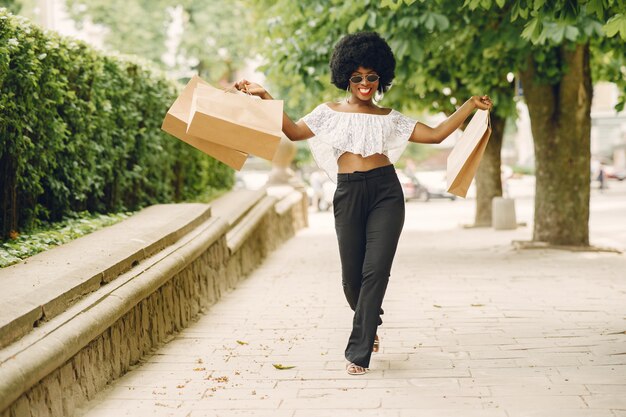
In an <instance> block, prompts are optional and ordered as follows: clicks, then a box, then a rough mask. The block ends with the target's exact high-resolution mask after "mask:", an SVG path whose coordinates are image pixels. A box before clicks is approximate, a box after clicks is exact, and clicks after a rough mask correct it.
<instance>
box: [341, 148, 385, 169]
mask: <svg viewBox="0 0 626 417" xmlns="http://www.w3.org/2000/svg"><path fill="white" fill-rule="evenodd" d="M337 164H338V167H339V173H340V174H346V173H351V172H355V171H369V170H370V169H374V168H380V167H383V166H385V165H390V164H391V162H390V161H389V158H387V156H385V155H383V154H381V153H376V154H374V155H370V156H368V157H367V158H364V157H362V156H361V155H357V154H354V153H350V152H344V153H343V154H342V155H341V156H340V157H339V159H338V160H337Z"/></svg>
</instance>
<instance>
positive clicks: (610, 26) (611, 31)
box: [604, 13, 626, 40]
mask: <svg viewBox="0 0 626 417" xmlns="http://www.w3.org/2000/svg"><path fill="white" fill-rule="evenodd" d="M604 31H605V32H606V36H608V37H609V38H612V37H613V36H615V35H616V34H617V33H618V32H619V35H620V37H621V38H622V39H624V40H626V15H623V14H621V13H618V14H616V15H615V16H613V17H612V18H610V19H609V20H608V21H607V22H606V25H604Z"/></svg>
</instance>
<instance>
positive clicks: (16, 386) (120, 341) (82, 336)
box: [0, 190, 307, 417]
mask: <svg viewBox="0 0 626 417" xmlns="http://www.w3.org/2000/svg"><path fill="white" fill-rule="evenodd" d="M306 209H307V205H306V196H305V195H303V194H301V193H299V192H296V191H294V190H291V191H287V192H285V190H283V191H281V192H280V193H278V196H268V195H266V196H264V197H263V198H261V199H260V200H259V201H256V202H255V204H254V205H253V206H251V207H250V209H249V210H247V211H246V213H245V215H243V216H242V217H241V218H239V219H237V220H236V221H232V219H231V222H230V223H229V222H228V221H225V220H224V219H220V218H219V217H215V216H212V217H211V218H209V219H208V220H206V221H205V222H204V223H202V224H201V225H200V226H198V227H197V228H196V229H194V230H192V231H191V232H190V233H189V234H188V235H187V236H185V237H184V238H182V239H181V240H180V241H179V242H177V243H176V244H174V245H172V246H170V247H168V248H166V249H164V250H163V251H161V252H159V253H157V254H156V255H154V256H152V257H151V258H149V259H147V260H145V261H143V262H142V263H141V264H139V265H137V266H136V267H135V268H133V269H131V270H130V271H128V272H127V273H125V274H123V275H122V276H120V277H119V278H118V279H116V280H115V281H114V282H113V284H116V285H115V286H111V287H109V286H104V287H102V288H101V289H100V290H99V291H96V293H94V294H92V295H91V296H90V297H88V299H86V300H84V302H82V303H78V304H77V305H75V306H73V307H72V308H70V309H69V310H68V311H67V312H65V313H63V314H61V315H60V316H59V317H57V318H56V319H55V320H58V321H60V322H62V324H61V325H58V324H55V327H54V335H48V337H44V338H40V339H39V340H38V341H37V342H35V343H31V344H28V345H27V346H26V347H25V348H24V349H22V350H20V351H19V353H18V354H16V355H15V356H14V357H13V358H12V359H11V360H7V361H5V362H3V363H2V366H0V410H3V411H2V412H1V414H0V416H1V417H35V416H36V417H42V416H51V417H61V416H66V417H67V416H72V415H74V413H75V411H76V410H77V408H78V407H80V406H81V405H82V404H84V403H85V402H86V401H88V400H90V399H92V398H93V397H94V396H95V394H96V393H97V392H98V391H100V390H101V389H102V388H104V387H105V385H107V384H108V383H109V382H110V381H112V380H114V379H116V378H118V377H120V376H121V375H123V374H124V373H126V372H127V371H128V370H129V369H130V367H131V366H133V365H134V364H136V363H138V362H139V360H140V358H141V357H142V356H144V355H146V354H148V353H150V352H151V351H152V350H154V349H155V348H157V347H158V346H159V345H160V344H161V343H163V342H165V341H167V340H168V338H171V337H172V335H174V334H176V333H177V332H178V331H180V330H181V329H183V328H185V327H187V326H188V325H189V324H190V323H191V322H192V321H193V320H194V319H195V318H196V317H197V316H198V315H199V314H200V313H201V312H203V311H204V310H206V309H207V308H208V307H210V306H211V305H212V304H213V303H215V302H216V301H217V300H219V298H220V296H221V295H222V294H223V293H224V292H225V291H227V290H228V289H231V288H233V287H235V286H236V285H237V283H238V282H239V281H240V280H241V279H243V278H244V277H245V276H247V275H248V274H249V273H250V272H251V271H253V270H254V269H255V268H256V267H257V266H258V265H259V264H260V263H261V262H262V260H263V258H265V257H266V256H267V254H268V253H270V252H271V251H272V250H274V249H275V248H276V247H278V246H279V245H280V244H281V243H283V242H285V241H286V240H288V239H289V238H290V237H291V236H293V235H294V234H295V232H296V231H297V230H298V229H300V228H302V227H305V226H306V224H307V215H306ZM99 292H100V293H99ZM64 314H65V315H66V317H64Z"/></svg>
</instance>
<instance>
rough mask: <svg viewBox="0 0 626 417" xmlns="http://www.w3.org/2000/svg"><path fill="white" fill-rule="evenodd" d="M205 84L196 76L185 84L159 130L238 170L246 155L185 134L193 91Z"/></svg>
mask: <svg viewBox="0 0 626 417" xmlns="http://www.w3.org/2000/svg"><path fill="white" fill-rule="evenodd" d="M205 84H206V82H205V81H204V80H202V79H201V78H200V77H198V76H194V77H193V78H192V79H191V80H190V81H189V82H188V83H187V85H186V86H185V88H184V89H183V91H182V93H181V94H180V96H179V97H178V98H177V99H176V101H174V104H172V107H170V109H169V110H168V111H167V114H166V115H165V119H164V120H163V125H162V126H161V129H162V130H164V131H166V132H167V133H169V134H170V135H172V136H174V137H176V138H178V139H180V140H182V141H183V142H186V143H188V144H189V145H191V146H193V147H194V148H196V149H199V150H200V151H202V152H204V153H206V154H207V155H209V156H212V157H213V158H215V159H217V160H218V161H221V162H223V163H225V164H226V165H228V166H230V167H231V168H234V169H236V170H240V169H241V167H242V166H243V164H244V163H245V162H246V158H247V157H248V155H247V154H246V153H244V152H241V151H238V150H235V149H231V148H229V147H226V146H223V145H219V144H217V143H214V142H208V141H206V140H203V139H200V138H198V137H195V136H192V135H190V134H188V133H187V121H188V119H189V112H190V111H191V101H192V100H193V91H194V90H195V88H196V86H198V85H205Z"/></svg>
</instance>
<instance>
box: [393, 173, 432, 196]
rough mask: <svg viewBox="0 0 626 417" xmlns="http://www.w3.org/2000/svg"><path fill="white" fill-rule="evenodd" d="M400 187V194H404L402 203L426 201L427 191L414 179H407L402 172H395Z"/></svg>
mask: <svg viewBox="0 0 626 417" xmlns="http://www.w3.org/2000/svg"><path fill="white" fill-rule="evenodd" d="M396 174H397V175H398V180H399V181H400V185H402V192H403V193H404V201H409V200H419V201H428V199H429V196H428V190H427V189H426V187H424V186H423V185H422V184H420V182H419V180H418V179H417V178H416V177H409V176H408V175H406V174H405V173H403V172H402V171H396Z"/></svg>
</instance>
